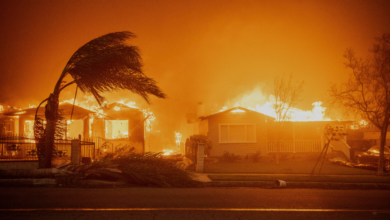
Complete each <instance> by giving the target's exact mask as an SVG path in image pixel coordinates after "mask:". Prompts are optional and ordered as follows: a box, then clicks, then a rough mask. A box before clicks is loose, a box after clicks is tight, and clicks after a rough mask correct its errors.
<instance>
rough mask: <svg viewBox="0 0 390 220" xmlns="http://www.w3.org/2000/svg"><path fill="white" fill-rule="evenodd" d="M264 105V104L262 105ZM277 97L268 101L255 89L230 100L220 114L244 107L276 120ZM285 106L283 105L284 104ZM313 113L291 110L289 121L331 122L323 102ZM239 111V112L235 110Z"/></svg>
mask: <svg viewBox="0 0 390 220" xmlns="http://www.w3.org/2000/svg"><path fill="white" fill-rule="evenodd" d="M262 103H263V104H262ZM274 105H275V96H273V95H270V96H269V97H268V99H267V98H266V96H265V95H264V94H263V93H262V91H261V89H260V88H255V89H254V90H253V91H251V92H250V93H247V94H244V95H241V96H239V97H237V98H235V99H233V100H229V101H228V102H227V105H226V106H224V107H223V108H222V109H221V110H220V111H219V112H221V111H225V110H227V109H229V108H233V107H244V108H247V109H249V110H252V111H256V112H260V113H262V114H265V115H268V116H271V117H274V118H276V117H277V115H276V112H275V109H274ZM282 105H283V104H282ZM312 105H313V109H312V110H311V111H304V110H301V109H298V108H291V109H289V110H288V112H287V114H286V115H287V120H288V121H329V120H330V119H327V118H324V116H325V110H326V108H325V107H323V106H321V105H322V102H314V103H313V104H312ZM234 111H237V110H234Z"/></svg>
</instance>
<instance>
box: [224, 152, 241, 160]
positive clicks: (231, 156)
mask: <svg viewBox="0 0 390 220" xmlns="http://www.w3.org/2000/svg"><path fill="white" fill-rule="evenodd" d="M239 159H240V155H236V154H234V153H229V152H227V151H224V152H223V155H222V160H223V161H226V162H230V163H233V162H236V161H237V160H239Z"/></svg>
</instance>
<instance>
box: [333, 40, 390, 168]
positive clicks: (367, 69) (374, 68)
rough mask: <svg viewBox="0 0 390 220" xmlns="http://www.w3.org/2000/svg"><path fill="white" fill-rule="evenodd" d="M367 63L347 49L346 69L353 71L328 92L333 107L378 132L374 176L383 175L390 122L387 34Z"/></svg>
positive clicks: (389, 43) (388, 43)
mask: <svg viewBox="0 0 390 220" xmlns="http://www.w3.org/2000/svg"><path fill="white" fill-rule="evenodd" d="M369 51H370V56H369V57H368V59H366V60H363V59H361V58H357V57H356V55H355V52H354V51H353V50H352V49H351V48H348V49H347V50H346V52H345V54H344V57H345V58H346V59H347V62H346V63H345V65H346V67H348V68H350V69H351V70H352V73H351V75H350V78H349V80H348V82H344V83H342V84H340V85H337V84H333V85H332V86H331V88H330V90H329V92H330V98H331V103H332V104H337V105H340V106H341V107H342V108H344V109H345V110H346V111H348V113H355V114H356V115H359V116H360V117H362V118H363V119H365V120H367V121H370V122H371V123H372V124H373V125H374V126H375V127H377V128H378V129H379V130H380V132H381V136H380V156H379V166H378V172H377V175H383V162H384V147H385V144H386V134H387V128H388V126H389V119H390V33H384V34H383V35H382V37H379V38H375V43H374V45H373V48H372V49H371V50H369Z"/></svg>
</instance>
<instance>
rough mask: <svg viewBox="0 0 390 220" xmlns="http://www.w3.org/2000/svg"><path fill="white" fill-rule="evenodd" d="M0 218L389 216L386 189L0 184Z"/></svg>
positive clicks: (362, 217)
mask: <svg viewBox="0 0 390 220" xmlns="http://www.w3.org/2000/svg"><path fill="white" fill-rule="evenodd" d="M0 198H1V200H0V207H1V208H0V218H1V219H260V218H264V219H302V218H304V219H307V218H309V219H329V218H332V219H389V218H390V205H389V201H390V192H389V191H384V190H318V189H262V188H196V189H194V188H191V189H188V188H187V189H177V188H175V189H161V188H1V189H0Z"/></svg>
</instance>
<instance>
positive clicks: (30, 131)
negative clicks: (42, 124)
mask: <svg viewBox="0 0 390 220" xmlns="http://www.w3.org/2000/svg"><path fill="white" fill-rule="evenodd" d="M24 136H25V137H27V138H33V137H34V121H33V120H26V121H24Z"/></svg>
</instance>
